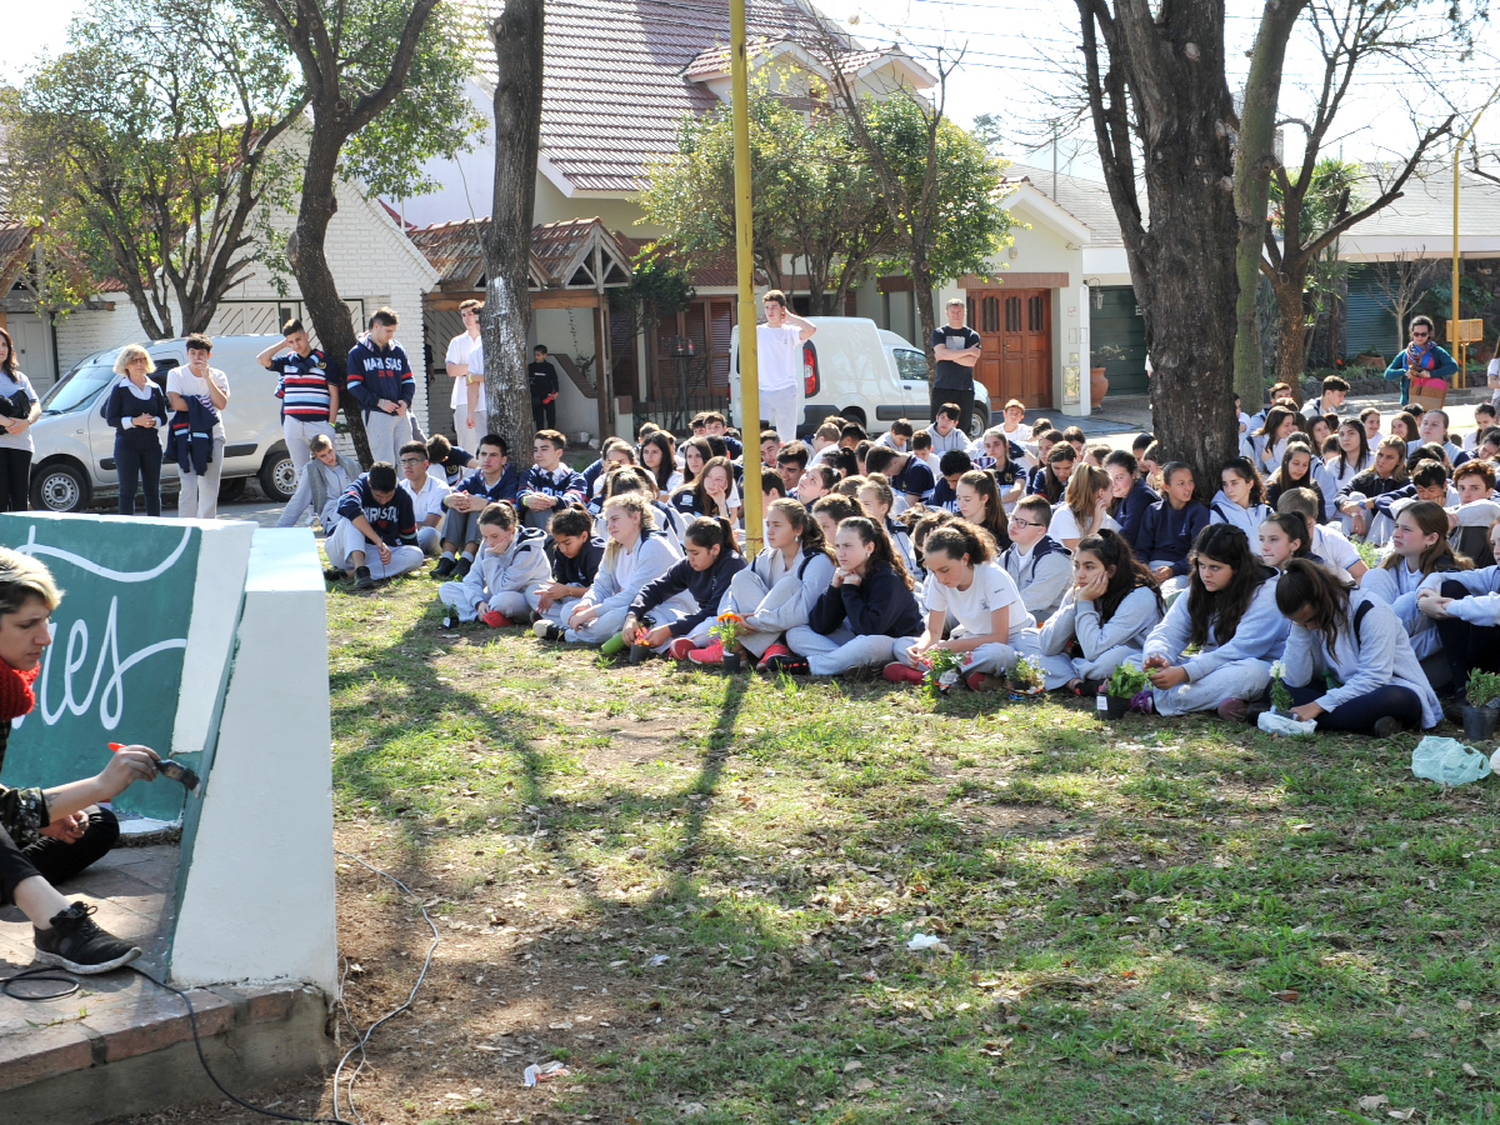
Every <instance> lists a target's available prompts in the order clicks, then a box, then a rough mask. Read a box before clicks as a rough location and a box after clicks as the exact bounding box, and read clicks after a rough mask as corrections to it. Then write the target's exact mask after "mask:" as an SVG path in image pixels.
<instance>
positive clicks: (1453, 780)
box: [1411, 735, 1492, 785]
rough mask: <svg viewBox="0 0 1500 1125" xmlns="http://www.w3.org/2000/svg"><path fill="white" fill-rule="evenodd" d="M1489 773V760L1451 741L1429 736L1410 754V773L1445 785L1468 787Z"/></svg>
mask: <svg viewBox="0 0 1500 1125" xmlns="http://www.w3.org/2000/svg"><path fill="white" fill-rule="evenodd" d="M1491 771H1492V767H1491V765H1490V760H1489V759H1488V758H1486V757H1485V756H1484V755H1483V754H1481V753H1479V752H1478V751H1477V750H1475V749H1474V748H1473V747H1472V746H1465V745H1464V744H1463V743H1462V742H1459V741H1458V740H1457V739H1453V738H1434V737H1433V736H1431V735H1428V736H1427V737H1426V738H1424V739H1422V741H1421V742H1419V743H1417V745H1416V747H1415V748H1414V749H1413V750H1412V752H1411V772H1412V773H1414V774H1416V775H1417V776H1418V777H1425V778H1429V779H1430V780H1432V781H1437V782H1441V783H1442V784H1444V785H1467V784H1468V783H1469V782H1471V781H1478V780H1479V779H1480V778H1481V777H1489V775H1490V773H1491Z"/></svg>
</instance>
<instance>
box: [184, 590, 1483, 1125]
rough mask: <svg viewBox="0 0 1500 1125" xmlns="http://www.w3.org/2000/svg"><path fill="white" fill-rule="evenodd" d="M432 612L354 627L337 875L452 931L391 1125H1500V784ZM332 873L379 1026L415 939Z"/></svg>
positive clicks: (342, 629)
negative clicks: (681, 661)
mask: <svg viewBox="0 0 1500 1125" xmlns="http://www.w3.org/2000/svg"><path fill="white" fill-rule="evenodd" d="M434 593H435V592H434V588H433V584H432V583H430V582H428V581H426V580H425V579H422V578H417V579H411V580H406V581H404V582H399V583H397V584H395V585H394V586H392V587H390V588H385V589H381V590H379V591H377V592H376V593H375V594H373V595H371V596H356V595H354V594H352V593H351V592H350V590H349V587H348V586H347V585H341V586H340V587H339V588H338V589H336V590H335V591H333V592H332V593H331V594H330V596H329V603H328V604H329V617H330V633H331V676H332V690H333V724H334V768H335V780H336V794H335V800H336V802H337V813H338V835H339V846H340V847H342V848H344V849H345V850H348V851H351V852H354V853H356V854H359V855H362V856H364V857H365V858H367V859H369V860H370V861H371V862H373V863H376V864H379V865H382V866H385V867H387V868H389V869H390V870H392V871H393V872H394V873H396V874H399V875H400V876H401V877H402V878H404V879H406V880H407V881H408V882H409V883H410V884H411V885H412V886H414V887H417V888H420V890H421V893H422V894H423V895H424V901H425V902H427V903H428V904H429V905H430V908H431V909H432V910H433V912H434V914H435V915H436V916H437V919H438V924H439V927H440V930H441V933H442V937H443V940H442V943H441V944H440V945H439V947H438V951H437V955H436V960H435V964H434V969H433V973H432V975H431V977H430V978H429V980H428V982H427V983H426V984H425V985H424V988H423V990H422V992H421V993H420V994H419V997H420V999H419V1003H418V1004H417V1007H416V1010H415V1013H414V1014H411V1015H404V1016H402V1017H400V1018H398V1019H397V1020H394V1021H392V1022H391V1023H390V1024H388V1025H386V1027H385V1028H383V1029H382V1030H381V1031H380V1032H379V1033H378V1036H377V1039H376V1041H375V1043H374V1050H373V1053H372V1063H373V1069H372V1070H371V1071H370V1072H368V1073H367V1075H366V1076H365V1077H362V1078H361V1080H360V1085H359V1088H358V1089H359V1096H360V1105H361V1108H362V1109H363V1111H364V1113H365V1115H366V1117H367V1118H368V1119H369V1120H371V1121H410V1122H414V1123H415V1122H432V1121H442V1122H457V1121H507V1122H508V1121H520V1120H527V1121H539V1122H541V1121H553V1122H571V1121H592V1120H597V1121H609V1122H638V1123H642V1125H644V1123H658V1122H675V1121H679V1120H682V1119H684V1118H685V1117H690V1118H692V1119H693V1120H694V1121H695V1122H697V1123H699V1125H710V1123H714V1125H719V1123H722V1125H730V1123H734V1125H741V1123H755V1125H761V1123H765V1125H770V1123H772V1122H776V1123H786V1122H817V1123H828V1125H832V1123H835V1122H837V1123H840V1125H855V1123H863V1122H886V1121H907V1120H914V1121H926V1122H954V1123H958V1122H975V1123H979V1122H984V1123H994V1122H1005V1123H1018V1125H1019V1123H1026V1122H1037V1123H1049V1125H1051V1123H1058V1122H1100V1123H1105V1122H1109V1123H1124V1122H1204V1123H1213V1122H1230V1121H1233V1122H1253V1121H1257V1120H1259V1121H1261V1122H1266V1123H1272V1122H1324V1121H1326V1120H1328V1119H1329V1118H1330V1117H1332V1118H1333V1119H1335V1120H1356V1121H1359V1120H1367V1121H1379V1122H1386V1121H1390V1120H1393V1119H1395V1120H1411V1121H1421V1122H1475V1123H1478V1122H1488V1121H1493V1120H1496V1107H1497V1105H1500V1089H1496V1083H1497V1081H1500V1059H1497V1058H1496V1056H1495V1053H1494V1052H1495V1049H1496V1048H1497V1046H1500V985H1497V980H1496V974H1495V963H1494V949H1493V947H1492V944H1491V943H1492V939H1493V935H1494V932H1495V931H1494V919H1495V918H1496V916H1497V915H1500V886H1497V884H1496V879H1495V876H1496V873H1497V871H1500V865H1497V854H1500V853H1497V852H1496V850H1495V849H1496V848H1497V847H1500V817H1497V809H1496V801H1495V792H1496V790H1495V783H1494V782H1493V781H1485V782H1481V783H1478V784H1476V785H1472V786H1468V787H1465V788H1462V789H1459V790H1455V791H1449V792H1443V791H1440V790H1439V789H1438V788H1436V787H1435V786H1432V785H1431V784H1428V783H1426V782H1420V781H1418V780H1416V779H1414V778H1412V777H1411V774H1410V770H1409V758H1410V751H1411V748H1412V746H1413V745H1414V743H1415V741H1416V738H1415V736H1409V737H1401V738H1396V739H1393V740H1391V741H1389V742H1384V743H1381V742H1374V741H1370V740H1366V739H1359V738H1353V737H1337V736H1329V737H1324V738H1320V739H1318V740H1316V741H1311V742H1301V741H1278V740H1275V739H1272V738H1270V737H1268V736H1265V735H1262V734H1260V733H1258V732H1255V731H1252V730H1248V729H1245V728H1236V727H1228V726H1226V725H1224V724H1222V723H1220V722H1218V721H1216V720H1215V721H1208V720H1202V721H1200V720H1195V719H1185V720H1162V719H1154V718H1153V719H1147V718H1143V717H1141V716H1131V717H1129V718H1127V719H1126V720H1124V721H1121V722H1119V723H1115V724H1110V725H1106V724H1104V723H1101V722H1100V721H1098V720H1097V719H1096V718H1095V717H1094V715H1093V714H1092V712H1091V711H1089V710H1085V709H1083V708H1082V707H1080V706H1076V705H1063V704H1060V703H1054V702H1048V701H1041V702H1037V701H1027V702H1007V701H1004V700H1003V699H1002V698H1000V697H998V696H996V695H991V694H986V695H976V694H973V693H966V692H963V691H962V689H960V694H957V695H955V696H954V697H952V698H951V699H945V700H941V701H939V702H937V703H933V702H931V701H929V700H928V699H927V698H925V697H924V696H923V695H922V694H921V693H919V692H915V691H912V690H910V689H905V688H897V687H893V686H892V685H889V684H886V683H884V682H882V681H878V680H872V681H864V682H853V683H835V682H828V681H819V680H812V681H808V680H800V681H793V680H783V681H780V682H776V681H771V680H767V679H766V678H764V677H755V676H754V675H749V674H745V675H740V676H737V677H733V678H729V677H725V676H723V675H721V674H718V673H705V672H703V671H700V670H688V669H687V668H679V667H677V666H675V665H674V664H672V663H669V662H664V661H657V662H653V663H650V664H648V665H643V666H641V667H637V668H631V667H628V666H625V665H619V666H613V665H609V664H606V663H604V662H601V661H600V660H599V659H598V657H597V656H596V655H595V654H594V653H592V652H589V651H579V650H576V649H570V648H567V647H565V646H560V645H547V644H544V643H542V642H539V641H537V640H535V639H534V638H532V637H531V636H530V635H529V633H527V634H524V635H523V634H522V633H521V631H520V630H507V631H505V632H504V633H503V634H497V633H495V632H494V631H491V630H489V629H487V628H485V627H483V626H477V627H465V628H463V629H444V628H443V627H442V624H441V618H442V612H441V611H440V609H439V608H438V607H437V606H436V604H435V596H434ZM1447 733H1452V732H1451V731H1449V732H1447ZM339 880H340V929H341V937H342V942H343V954H344V956H345V958H346V959H347V964H348V966H349V976H348V978H347V985H346V998H347V1000H348V1003H349V1005H350V1008H351V1010H352V1011H353V1013H354V1015H355V1017H356V1019H357V1020H358V1021H359V1022H360V1023H361V1024H362V1025H363V1024H366V1023H368V1022H369V1021H370V1020H371V1019H373V1018H375V1017H377V1016H378V1015H380V1014H382V1013H383V1012H384V1011H386V1010H388V1009H389V1008H390V1007H391V1006H393V1005H394V1003H396V1002H398V1001H399V1000H400V999H401V998H403V997H404V995H405V993H406V991H407V990H408V989H409V988H410V987H411V984H412V982H413V980H414V979H415V975H416V970H417V966H418V965H419V964H420V963H421V957H422V955H423V953H424V951H425V948H426V944H427V941H428V937H427V934H428V931H427V929H426V927H425V926H424V925H422V923H421V919H420V915H419V912H418V911H417V910H416V908H415V906H414V904H412V903H411V902H410V900H408V899H405V898H404V897H403V896H400V895H399V894H394V893H392V891H391V890H390V887H389V885H388V884H384V885H383V884H382V883H381V882H380V881H379V880H378V879H376V878H374V877H372V876H371V875H370V874H369V873H368V872H367V871H365V870H364V869H363V868H360V867H358V866H357V865H346V866H341V868H340V873H339ZM918 932H920V933H923V934H931V935H936V936H938V937H939V938H940V939H941V942H942V944H941V945H940V946H938V947H937V948H935V949H929V950H926V951H921V952H913V951H910V950H909V949H908V948H907V943H908V941H909V940H910V939H911V937H912V936H913V934H914V933H918ZM661 958H666V960H664V961H663V960H661ZM549 1059H558V1060H562V1061H564V1062H566V1064H567V1066H568V1067H569V1069H570V1071H571V1074H570V1075H568V1076H567V1077H563V1078H560V1079H558V1080H555V1081H552V1082H549V1083H546V1084H544V1085H542V1086H540V1087H537V1088H536V1089H531V1090H527V1089H524V1088H522V1086H521V1082H520V1078H521V1071H522V1069H523V1068H524V1066H525V1065H526V1064H528V1063H531V1062H545V1061H547V1060H549ZM324 1093H325V1101H324V1107H325V1109H326V1108H327V1104H328V1103H327V1101H326V1091H324ZM285 1108H286V1107H285V1106H283V1109H285ZM205 1119H206V1118H203V1117H201V1116H200V1117H199V1118H198V1120H205ZM213 1119H214V1120H221V1119H222V1120H230V1119H231V1118H229V1117H224V1118H213ZM233 1119H234V1120H238V1118H233ZM246 1119H247V1120H248V1118H246Z"/></svg>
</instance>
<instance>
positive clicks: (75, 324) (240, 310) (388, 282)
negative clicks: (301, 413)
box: [57, 182, 447, 418]
mask: <svg viewBox="0 0 1500 1125" xmlns="http://www.w3.org/2000/svg"><path fill="white" fill-rule="evenodd" d="M338 198H339V209H338V211H337V212H336V213H335V214H334V216H333V219H332V220H331V221H330V222H329V224H328V237H327V241H326V243H325V251H326V253H327V256H328V264H329V266H330V267H331V268H332V270H333V275H334V278H335V280H336V281H337V282H338V286H339V291H340V292H341V293H343V294H344V296H345V300H346V301H348V302H349V304H350V306H351V311H352V315H353V316H354V317H355V319H356V322H358V321H359V320H360V319H361V318H362V317H363V318H368V316H369V314H370V313H372V312H374V311H375V309H377V308H379V307H380V306H382V305H389V306H390V307H391V308H393V309H395V310H396V312H397V314H398V315H399V316H400V317H401V327H400V328H398V329H397V332H396V339H397V340H398V341H399V342H401V343H402V344H403V345H404V346H405V347H406V349H407V351H408V353H410V355H411V359H412V366H413V367H414V368H416V369H417V370H418V371H420V370H422V369H423V368H424V366H425V364H424V363H423V360H422V347H423V338H422V294H423V293H425V292H427V291H428V290H430V289H431V288H433V286H435V285H436V284H437V271H435V270H434V269H433V268H432V266H431V264H429V263H428V261H427V259H426V258H424V257H423V256H422V254H421V252H420V251H419V250H418V249H417V248H416V247H415V246H414V245H413V244H412V242H411V240H410V239H408V238H407V237H406V235H405V234H404V233H403V232H402V231H401V229H400V228H399V227H398V226H397V224H396V222H395V220H393V219H392V218H391V217H390V215H389V214H387V213H386V211H385V209H384V208H383V207H382V206H381V205H380V203H379V201H377V200H374V199H367V198H366V197H365V196H364V194H363V192H362V190H361V189H360V188H359V186H358V185H356V184H353V183H347V182H346V183H345V184H344V185H343V186H342V187H341V189H340V190H339V193H338ZM272 223H273V224H274V225H275V226H276V227H278V228H279V229H281V230H283V231H290V230H291V229H292V228H293V227H294V226H295V225H296V216H295V214H293V213H292V212H289V211H288V212H278V213H276V214H274V215H273V216H272ZM282 284H285V286H286V287H287V293H286V294H285V295H283V294H282V293H281V292H280V290H279V288H278V283H277V278H276V276H275V275H274V274H273V272H272V271H271V270H270V269H269V268H268V267H267V266H265V265H264V264H263V263H256V264H254V265H253V266H252V267H251V269H250V271H249V272H248V273H247V274H246V275H245V276H244V277H243V278H242V279H241V280H240V282H239V283H238V284H236V285H235V286H234V287H233V288H232V289H231V290H230V292H229V293H228V294H227V295H226V297H225V299H224V300H223V301H222V302H221V303H220V305H219V307H218V309H217V310H216V312H215V315H214V319H213V321H212V322H211V323H210V325H209V334H210V335H219V336H222V335H238V334H241V333H252V332H275V331H278V330H279V329H280V327H281V323H282V321H283V319H284V317H285V315H286V314H290V315H302V313H303V310H302V308H301V304H300V301H299V296H300V294H299V292H298V290H297V283H296V279H295V278H293V277H291V276H289V275H288V276H286V277H284V278H283V279H282ZM108 296H109V297H110V298H111V301H112V303H113V306H114V307H113V309H112V310H109V311H104V310H99V311H91V310H87V309H79V310H75V311H73V312H71V313H69V314H68V315H67V316H66V317H64V318H62V319H61V320H59V322H58V325H57V351H58V359H59V362H60V364H61V369H62V370H63V371H64V372H66V371H67V370H68V368H69V367H71V366H72V365H73V364H75V363H77V362H78V361H79V360H80V359H83V358H84V357H85V356H88V355H91V354H92V353H94V352H97V351H102V350H104V349H106V348H117V347H120V346H121V345H123V344H128V343H131V342H132V341H138V342H144V341H145V339H146V334H145V331H144V330H143V329H142V327H141V322H140V319H139V318H138V317H137V316H136V314H135V308H134V306H132V305H131V304H130V302H129V301H128V300H127V299H125V298H124V295H123V294H109V295H108ZM177 323H179V324H180V323H181V318H180V316H179V317H178V321H177ZM356 326H357V327H358V328H363V327H364V326H363V324H360V323H357V324H356ZM443 343H444V344H446V343H447V341H444V342H443ZM414 406H415V409H416V410H417V417H419V418H425V417H426V416H427V415H426V410H427V386H426V382H425V380H423V379H418V380H417V398H416V402H415V404H414Z"/></svg>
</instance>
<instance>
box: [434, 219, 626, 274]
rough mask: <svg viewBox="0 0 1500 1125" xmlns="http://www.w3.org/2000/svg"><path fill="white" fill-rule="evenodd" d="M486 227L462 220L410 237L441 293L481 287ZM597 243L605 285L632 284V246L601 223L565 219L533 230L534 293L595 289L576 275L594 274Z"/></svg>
mask: <svg viewBox="0 0 1500 1125" xmlns="http://www.w3.org/2000/svg"><path fill="white" fill-rule="evenodd" d="M488 227H489V220H488V219H461V220H458V221H456V222H451V223H434V224H433V225H431V226H426V227H413V228H412V229H410V230H409V231H408V232H407V233H408V235H409V236H410V238H411V240H412V242H413V243H415V244H416V247H417V249H418V250H420V251H421V252H422V255H423V256H424V257H425V258H426V259H427V260H428V261H429V262H431V263H432V268H433V269H435V270H437V272H438V287H439V288H440V289H448V290H450V291H453V290H462V291H468V290H475V289H479V288H481V287H482V286H483V281H484V268H485V264H484V236H485V232H486V230H487V229H488ZM596 237H597V238H598V239H599V240H600V242H601V244H602V249H603V250H604V253H605V256H606V258H607V259H608V261H606V263H605V272H606V280H605V284H606V285H618V284H622V283H624V282H625V281H628V280H629V277H630V271H629V263H630V257H631V256H632V255H633V254H634V253H635V250H636V249H637V247H636V245H635V244H634V242H633V240H625V239H622V238H621V237H619V236H617V235H615V234H613V233H611V232H610V231H609V230H608V229H607V228H606V227H605V226H604V223H603V222H602V221H601V220H599V219H598V218H597V217H596V218H590V219H567V220H564V221H562V222H557V223H542V224H539V225H538V226H535V227H532V228H531V270H530V273H531V286H532V288H533V289H556V288H560V287H565V286H570V285H571V286H575V287H577V286H587V287H589V288H592V286H593V283H592V281H591V280H590V279H589V278H588V277H580V276H579V274H578V271H579V269H580V268H583V269H585V270H588V269H591V268H592V261H591V258H592V250H591V248H592V246H593V244H594V239H595V238H596ZM627 241H629V242H630V245H629V246H627V245H626V243H627Z"/></svg>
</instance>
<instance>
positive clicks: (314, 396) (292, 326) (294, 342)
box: [255, 319, 339, 469]
mask: <svg viewBox="0 0 1500 1125" xmlns="http://www.w3.org/2000/svg"><path fill="white" fill-rule="evenodd" d="M281 334H282V336H283V337H284V339H283V340H282V342H281V343H279V344H272V345H271V346H270V347H269V348H267V349H266V350H265V351H263V352H261V353H260V355H258V356H256V357H255V359H256V361H257V362H258V363H259V364H260V365H261V366H262V367H264V368H266V369H267V370H268V371H274V372H276V374H278V375H280V376H281V381H280V382H279V383H277V385H276V397H277V398H279V399H280V400H281V432H282V435H283V436H284V437H285V438H286V449H287V452H288V453H289V454H290V455H291V458H292V464H293V465H294V466H296V467H297V468H298V469H301V468H302V466H303V465H305V464H307V463H308V462H309V461H311V460H312V450H311V448H310V446H309V445H308V443H309V442H311V441H312V439H313V438H314V437H316V436H317V435H318V434H323V435H324V436H325V437H328V438H332V437H333V436H334V431H333V424H334V422H335V421H336V420H337V419H338V415H339V389H338V387H337V386H335V385H334V384H332V383H330V382H329V381H328V357H327V356H325V355H324V354H323V353H322V351H321V350H319V349H318V348H315V347H313V346H312V341H310V340H309V339H308V338H307V329H306V328H304V327H303V326H302V322H301V321H300V320H296V319H292V320H289V321H287V322H286V323H285V324H284V325H282V327H281Z"/></svg>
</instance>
